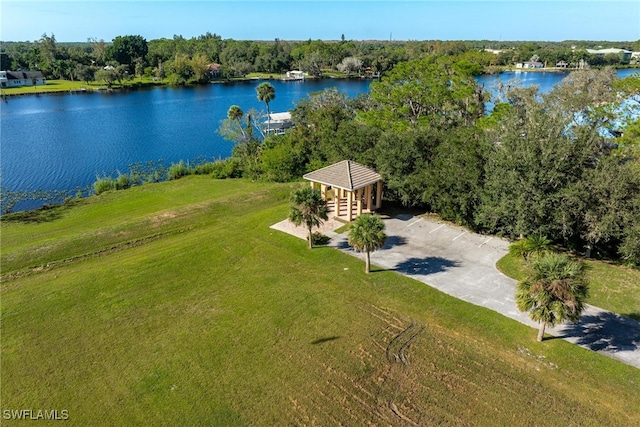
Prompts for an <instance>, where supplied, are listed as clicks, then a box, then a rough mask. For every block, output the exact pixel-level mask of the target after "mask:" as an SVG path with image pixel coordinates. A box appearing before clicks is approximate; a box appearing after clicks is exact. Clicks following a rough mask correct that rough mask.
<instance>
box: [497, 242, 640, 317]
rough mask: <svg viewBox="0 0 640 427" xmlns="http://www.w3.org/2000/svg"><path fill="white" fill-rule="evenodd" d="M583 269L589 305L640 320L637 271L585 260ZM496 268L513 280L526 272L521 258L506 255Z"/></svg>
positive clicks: (639, 282) (638, 273) (639, 281)
mask: <svg viewBox="0 0 640 427" xmlns="http://www.w3.org/2000/svg"><path fill="white" fill-rule="evenodd" d="M585 266H586V277H587V282H588V283H589V298H588V299H587V302H588V303H589V304H591V305H595V306H596V307H600V308H604V309H605V310H609V311H613V312H615V313H618V314H622V315H623V316H627V317H631V318H632V319H636V320H640V270H638V269H634V268H630V267H626V266H623V265H615V264H611V263H607V262H603V261H596V260H585ZM498 268H499V269H500V271H502V272H503V273H504V274H506V275H507V276H509V277H511V278H513V279H516V280H522V279H524V278H525V277H526V276H527V272H528V271H529V270H528V267H527V265H526V264H525V263H524V260H523V259H522V258H521V257H517V256H513V255H510V254H507V255H505V256H504V257H503V258H502V259H501V260H499V261H498Z"/></svg>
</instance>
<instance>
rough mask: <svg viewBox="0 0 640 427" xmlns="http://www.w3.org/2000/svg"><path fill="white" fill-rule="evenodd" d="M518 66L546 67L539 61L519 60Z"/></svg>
mask: <svg viewBox="0 0 640 427" xmlns="http://www.w3.org/2000/svg"><path fill="white" fill-rule="evenodd" d="M516 68H544V64H543V63H542V62H538V61H527V62H518V63H517V64H516Z"/></svg>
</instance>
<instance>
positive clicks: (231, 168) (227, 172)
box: [211, 157, 242, 179]
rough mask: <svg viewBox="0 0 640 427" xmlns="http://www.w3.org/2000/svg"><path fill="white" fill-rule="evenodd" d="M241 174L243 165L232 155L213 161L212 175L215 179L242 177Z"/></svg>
mask: <svg viewBox="0 0 640 427" xmlns="http://www.w3.org/2000/svg"><path fill="white" fill-rule="evenodd" d="M241 176H242V167H241V166H240V162H239V161H238V160H237V159H236V158H233V157H230V158H228V159H224V160H216V161H215V162H213V163H211V177H213V178H215V179H227V178H240V177H241Z"/></svg>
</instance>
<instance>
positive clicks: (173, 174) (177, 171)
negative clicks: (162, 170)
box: [167, 160, 192, 179]
mask: <svg viewBox="0 0 640 427" xmlns="http://www.w3.org/2000/svg"><path fill="white" fill-rule="evenodd" d="M191 173H192V169H191V167H190V166H189V165H188V164H187V163H186V162H184V161H182V160H181V161H180V162H178V163H172V164H171V166H169V171H168V172H167V176H168V177H169V179H178V178H181V177H183V176H187V175H191Z"/></svg>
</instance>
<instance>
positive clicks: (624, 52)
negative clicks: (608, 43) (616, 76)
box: [587, 48, 633, 62]
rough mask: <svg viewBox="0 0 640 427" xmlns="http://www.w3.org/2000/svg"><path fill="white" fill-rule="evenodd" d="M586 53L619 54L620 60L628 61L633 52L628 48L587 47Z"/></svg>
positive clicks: (600, 54) (599, 54)
mask: <svg viewBox="0 0 640 427" xmlns="http://www.w3.org/2000/svg"><path fill="white" fill-rule="evenodd" d="M587 53H588V54H590V55H598V56H605V55H619V56H620V60H621V61H622V62H629V61H630V60H631V55H633V52H631V51H630V50H626V49H616V48H609V49H587Z"/></svg>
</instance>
